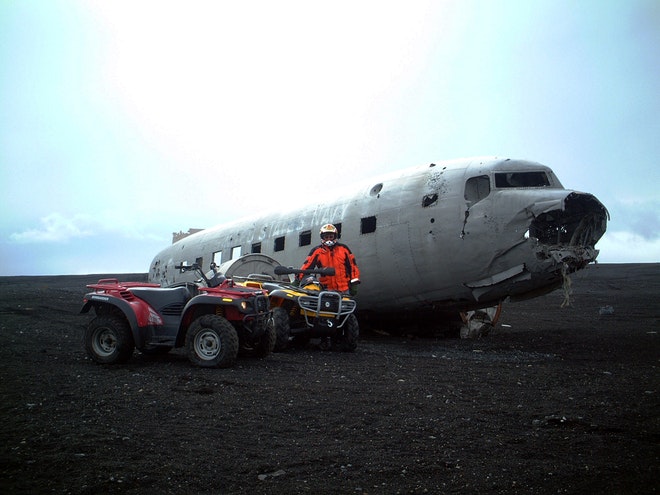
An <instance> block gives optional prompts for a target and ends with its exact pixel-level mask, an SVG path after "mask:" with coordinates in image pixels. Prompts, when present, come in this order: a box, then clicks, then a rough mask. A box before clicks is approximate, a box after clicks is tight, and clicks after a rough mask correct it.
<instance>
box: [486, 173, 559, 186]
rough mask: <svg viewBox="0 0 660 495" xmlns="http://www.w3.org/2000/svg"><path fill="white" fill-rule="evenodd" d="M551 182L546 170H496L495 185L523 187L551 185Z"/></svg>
mask: <svg viewBox="0 0 660 495" xmlns="http://www.w3.org/2000/svg"><path fill="white" fill-rule="evenodd" d="M550 185H551V182H550V178H549V177H548V174H547V173H546V171H545V170H535V171H531V172H530V171H525V172H495V187H497V188H498V189H505V188H522V187H550Z"/></svg>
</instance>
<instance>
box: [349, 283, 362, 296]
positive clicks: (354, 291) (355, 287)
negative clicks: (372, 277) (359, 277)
mask: <svg viewBox="0 0 660 495" xmlns="http://www.w3.org/2000/svg"><path fill="white" fill-rule="evenodd" d="M359 284H360V282H352V283H351V284H350V285H349V286H348V293H349V294H350V295H351V296H357V293H358V285H359Z"/></svg>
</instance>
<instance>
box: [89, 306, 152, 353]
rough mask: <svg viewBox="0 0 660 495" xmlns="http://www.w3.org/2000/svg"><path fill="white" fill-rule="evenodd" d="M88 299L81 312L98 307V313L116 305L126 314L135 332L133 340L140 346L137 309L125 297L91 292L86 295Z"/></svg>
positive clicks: (133, 332) (132, 331)
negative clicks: (120, 297)
mask: <svg viewBox="0 0 660 495" xmlns="http://www.w3.org/2000/svg"><path fill="white" fill-rule="evenodd" d="M86 299H87V302H86V303H85V304H84V305H83V307H82V308H81V310H80V314H83V313H89V310H90V309H91V308H96V313H97V314H98V313H100V312H101V311H100V310H99V309H100V308H102V307H104V306H105V307H107V306H111V307H115V308H117V309H118V310H119V311H120V312H121V314H123V315H124V317H125V318H126V321H128V324H129V325H130V327H131V333H132V334H133V341H134V342H135V345H136V346H138V345H141V344H142V338H141V335H140V332H139V327H138V320H137V316H136V315H135V311H134V310H133V308H132V307H131V305H130V304H128V303H127V302H126V301H124V300H123V299H117V298H115V297H108V296H105V295H101V294H91V295H89V297H86Z"/></svg>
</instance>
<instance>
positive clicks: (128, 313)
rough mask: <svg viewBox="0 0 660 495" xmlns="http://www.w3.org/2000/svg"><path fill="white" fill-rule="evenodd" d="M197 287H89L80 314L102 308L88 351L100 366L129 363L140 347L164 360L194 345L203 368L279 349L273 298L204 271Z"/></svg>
mask: <svg viewBox="0 0 660 495" xmlns="http://www.w3.org/2000/svg"><path fill="white" fill-rule="evenodd" d="M176 268H177V269H180V270H182V271H189V270H195V271H197V272H198V273H199V274H200V275H201V280H200V281H198V282H197V283H189V282H186V283H181V284H176V285H174V286H171V287H161V286H159V285H158V284H150V283H145V282H119V281H118V280H117V279H102V280H99V281H98V283H96V284H91V285H88V286H87V287H88V288H90V289H94V291H93V292H89V293H88V294H86V295H85V297H84V299H83V301H84V305H83V307H82V309H81V310H80V313H87V312H89V310H90V309H91V308H94V311H95V313H96V317H95V318H94V319H92V320H91V321H90V322H89V325H88V326H87V329H86V331H85V337H84V344H85V350H86V351H87V354H88V355H89V357H90V358H92V359H93V360H94V361H96V362H97V363H102V364H113V363H122V362H125V361H127V360H128V359H129V358H130V357H131V356H132V355H133V349H134V348H137V349H138V350H139V351H140V352H142V353H144V354H164V353H166V352H169V351H170V350H171V349H172V348H174V347H183V346H186V348H187V353H188V358H189V359H190V361H192V363H193V364H196V365H197V366H203V367H219V368H227V367H230V366H232V365H233V364H234V361H235V360H236V357H237V355H238V354H239V351H240V352H241V354H249V355H254V356H257V357H265V356H267V355H268V354H270V353H271V351H272V350H273V348H274V346H275V340H276V333H275V328H274V327H273V324H272V317H271V312H270V308H269V302H268V295H267V292H266V291H264V290H260V289H255V288H249V287H242V286H239V285H236V284H234V282H233V280H231V279H227V278H225V277H223V276H222V275H220V274H217V273H213V274H212V275H210V278H207V276H206V275H205V274H204V272H203V271H202V270H201V268H200V266H199V265H197V264H192V265H189V266H188V265H179V266H177V267H176Z"/></svg>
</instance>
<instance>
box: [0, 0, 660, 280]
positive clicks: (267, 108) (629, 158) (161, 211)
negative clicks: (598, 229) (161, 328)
mask: <svg viewBox="0 0 660 495" xmlns="http://www.w3.org/2000/svg"><path fill="white" fill-rule="evenodd" d="M658 47H660V2H658V1H657V0H648V1H646V0H592V1H589V0H581V1H575V0H567V1H562V0H547V1H545V0H538V1H535V0H527V1H520V0H510V1H508V0H499V1H498V0H481V1H480V0H454V1H443V0H435V1H418V0H409V1H405V2H404V1H400V2H395V1H391V2H388V1H383V0H379V1H359V0H350V1H342V0H339V1H337V0H335V1H333V2H313V1H307V0H304V1H303V0H301V1H288V0H278V1H251V2H238V1H235V0H232V1H186V2H167V1H162V0H160V1H140V0H130V1H117V0H113V1H100V0H99V1H93V0H89V1H82V0H80V1H76V0H69V1H57V0H43V1H37V0H32V1H31V0H21V1H19V0H15V1H12V0H0V174H1V175H0V194H1V197H2V199H1V200H0V219H1V225H0V275H39V274H77V273H114V272H119V273H128V272H146V271H147V270H148V268H149V263H150V262H151V259H152V257H153V256H154V255H155V254H156V253H157V252H158V251H160V250H161V249H162V248H164V247H166V246H167V245H169V244H170V243H171V238H172V232H173V231H178V230H187V229H188V228H189V227H199V228H203V227H211V226H213V225H217V224H220V223H223V222H225V221H229V220H234V219H236V218H237V217H243V216H245V215H248V214H250V213H254V212H259V211H262V210H263V208H264V206H263V205H264V202H265V203H266V204H268V205H269V206H268V208H272V207H273V204H274V203H273V200H272V198H273V197H275V196H276V197H277V198H279V199H282V198H287V197H289V198H291V199H292V200H299V199H300V195H301V192H307V194H308V195H313V194H314V191H315V190H319V189H320V188H323V189H328V188H336V187H341V185H342V184H345V183H352V182H354V181H356V180H362V179H364V178H366V177H369V176H372V175H375V174H379V173H381V172H389V171H393V170H398V169H403V168H407V167H410V166H414V165H420V164H426V163H430V162H437V161H441V160H445V159H452V158H459V157H467V156H480V155H496V156H500V157H511V158H523V159H530V160H533V161H538V162H541V163H543V164H546V165H549V166H550V167H552V168H553V170H554V171H555V173H556V174H557V175H558V177H559V179H560V180H561V181H562V183H563V184H564V186H565V187H566V188H568V189H576V190H580V191H586V192H590V193H592V194H594V195H596V197H598V198H599V199H600V200H601V201H602V202H603V203H604V204H605V205H606V206H607V208H608V209H609V211H610V213H611V217H612V218H611V222H610V223H609V226H608V231H607V233H606V235H605V237H604V238H603V239H602V240H601V241H600V242H599V243H598V245H597V247H598V248H599V249H600V250H601V254H600V256H599V261H600V262H658V261H660V220H659V213H658V212H659V211H660V193H659V192H658V191H659V190H660V189H659V187H660V180H659V179H660V167H659V164H658V160H659V157H660V90H659V88H660V51H659V50H658Z"/></svg>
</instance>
